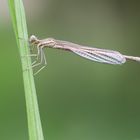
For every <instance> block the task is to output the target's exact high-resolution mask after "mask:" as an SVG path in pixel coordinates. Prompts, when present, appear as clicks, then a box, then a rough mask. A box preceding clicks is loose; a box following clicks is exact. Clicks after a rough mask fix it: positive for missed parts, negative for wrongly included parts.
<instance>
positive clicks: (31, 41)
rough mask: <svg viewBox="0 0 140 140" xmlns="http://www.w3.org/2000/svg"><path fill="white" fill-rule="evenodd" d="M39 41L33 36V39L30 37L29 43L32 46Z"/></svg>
mask: <svg viewBox="0 0 140 140" xmlns="http://www.w3.org/2000/svg"><path fill="white" fill-rule="evenodd" d="M37 40H38V39H37V37H36V36H34V35H31V37H30V39H29V42H30V43H31V44H32V43H34V42H36V41H37Z"/></svg>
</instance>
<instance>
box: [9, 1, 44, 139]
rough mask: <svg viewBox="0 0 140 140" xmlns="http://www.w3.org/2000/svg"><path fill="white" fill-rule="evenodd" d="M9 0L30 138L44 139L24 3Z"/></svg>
mask: <svg viewBox="0 0 140 140" xmlns="http://www.w3.org/2000/svg"><path fill="white" fill-rule="evenodd" d="M8 1H9V9H10V14H11V17H12V23H13V28H14V32H15V36H16V41H17V44H18V49H19V54H20V58H21V65H22V71H23V82H24V89H25V100H26V109H27V119H28V131H29V139H30V140H44V136H43V131H42V126H41V120H40V114H39V108H38V102H37V96H36V89H35V84H34V77H33V71H32V68H31V58H30V57H27V56H29V55H30V51H29V45H28V33H27V25H26V18H25V12H24V7H23V3H22V0H8Z"/></svg>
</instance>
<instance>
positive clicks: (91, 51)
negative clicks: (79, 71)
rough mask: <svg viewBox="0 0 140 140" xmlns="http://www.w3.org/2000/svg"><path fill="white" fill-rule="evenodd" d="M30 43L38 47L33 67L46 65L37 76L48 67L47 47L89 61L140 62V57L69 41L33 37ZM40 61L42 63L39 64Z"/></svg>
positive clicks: (109, 62) (112, 62)
mask: <svg viewBox="0 0 140 140" xmlns="http://www.w3.org/2000/svg"><path fill="white" fill-rule="evenodd" d="M29 42H30V44H31V45H34V46H36V47H37V54H32V56H36V61H34V62H33V63H32V67H36V66H38V65H41V64H43V63H44V64H43V66H42V67H41V69H39V70H38V71H37V72H36V74H37V73H38V72H40V71H41V70H42V69H43V68H44V67H45V66H46V65H47V61H46V57H45V54H44V51H43V48H45V47H48V48H54V49H62V50H65V51H70V52H73V53H75V54H77V55H79V56H82V57H84V58H87V59H89V60H93V61H96V62H101V63H107V64H123V63H125V62H126V60H127V59H129V60H134V61H138V62H140V57H134V56H128V55H123V54H121V53H119V52H118V51H113V50H107V49H98V48H92V47H87V46H82V45H78V44H75V43H71V42H68V41H61V40H56V39H54V38H46V39H42V40H40V39H38V38H37V37H36V36H34V35H32V36H31V37H30V39H29ZM39 60H40V62H38V61H39Z"/></svg>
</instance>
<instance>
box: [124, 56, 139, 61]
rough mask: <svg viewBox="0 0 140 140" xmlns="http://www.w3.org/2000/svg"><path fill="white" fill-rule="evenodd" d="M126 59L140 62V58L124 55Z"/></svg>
mask: <svg viewBox="0 0 140 140" xmlns="http://www.w3.org/2000/svg"><path fill="white" fill-rule="evenodd" d="M124 57H125V58H126V59H129V60H134V61H137V62H140V57H135V56H127V55H124Z"/></svg>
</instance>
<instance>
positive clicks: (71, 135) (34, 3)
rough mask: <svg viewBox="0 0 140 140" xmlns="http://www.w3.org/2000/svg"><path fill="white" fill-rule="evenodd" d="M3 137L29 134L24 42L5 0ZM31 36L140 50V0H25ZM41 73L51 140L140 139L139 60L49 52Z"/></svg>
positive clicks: (0, 91)
mask: <svg viewBox="0 0 140 140" xmlns="http://www.w3.org/2000/svg"><path fill="white" fill-rule="evenodd" d="M0 1H1V5H0V48H1V51H0V140H27V139H28V130H27V119H26V106H25V98H24V88H23V81H22V71H21V64H20V57H19V52H18V48H17V45H16V42H15V36H14V32H13V29H12V23H11V20H10V17H9V13H8V6H7V5H8V4H7V2H6V1H5V0H0ZM23 2H24V6H25V10H26V16H27V24H28V31H29V34H30V35H31V34H35V35H36V36H38V37H39V38H46V37H54V38H56V39H60V40H66V41H71V42H74V43H78V44H83V45H87V46H93V47H94V46H96V47H98V48H106V49H112V50H116V51H120V52H121V53H123V54H127V55H134V56H140V8H139V7H140V2H139V1H131V0H127V1H126V0H30V1H28V0H24V1H23ZM45 53H46V57H47V62H48V66H47V67H46V68H45V69H44V70H42V71H41V72H40V73H39V74H38V75H36V76H35V83H36V89H37V95H38V101H39V107H40V114H41V119H42V125H43V130H44V135H45V139H48V140H140V76H139V75H140V64H139V63H137V62H132V61H131V62H130V61H129V62H127V63H126V64H124V65H122V66H119V65H116V66H114V65H106V64H101V63H95V62H92V61H88V60H86V59H83V58H81V57H79V56H77V55H75V54H72V53H69V52H64V51H61V50H53V49H47V50H45Z"/></svg>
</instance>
